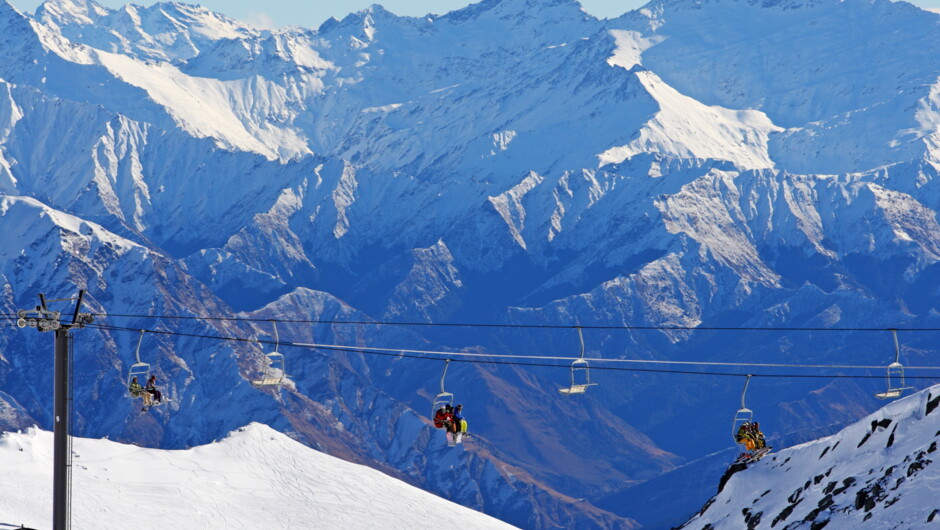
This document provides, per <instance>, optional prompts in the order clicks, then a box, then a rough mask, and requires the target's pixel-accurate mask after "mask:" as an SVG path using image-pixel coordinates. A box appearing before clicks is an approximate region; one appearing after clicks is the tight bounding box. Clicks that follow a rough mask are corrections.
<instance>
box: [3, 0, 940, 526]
mask: <svg viewBox="0 0 940 530" xmlns="http://www.w3.org/2000/svg"><path fill="white" fill-rule="evenodd" d="M846 20H849V21H852V23H851V24H846V23H845V21H846ZM938 21H940V19H938V15H937V14H935V13H930V12H927V11H923V10H920V9H917V8H915V7H913V6H911V5H909V4H906V3H903V2H889V1H887V0H872V1H867V0H866V1H861V0H846V1H838V2H837V1H835V0H832V1H829V0H822V1H815V0H814V1H805V2H801V1H793V2H752V1H743V0H709V1H705V2H698V1H691V0H664V1H658V0H656V1H653V2H651V3H650V4H648V5H647V6H645V7H644V8H642V9H639V10H636V11H633V12H630V13H626V14H624V15H623V16H622V17H619V18H616V19H612V20H597V19H595V18H593V17H591V16H590V15H587V14H586V13H585V12H584V11H583V10H581V9H580V5H579V4H578V3H577V2H576V1H574V0H484V1H482V2H479V3H477V4H473V5H471V6H469V7H467V8H464V9H461V10H458V11H454V12H452V13H448V14H446V15H442V16H436V15H435V16H427V17H421V18H411V17H399V16H396V15H394V14H393V13H390V12H388V11H386V10H385V9H383V8H381V7H380V6H373V7H371V8H369V9H367V10H364V11H361V12H358V13H353V14H350V15H349V16H347V17H345V18H344V19H343V20H333V19H331V20H329V21H326V22H325V23H324V24H323V25H322V26H321V27H319V28H317V29H304V28H286V29H280V30H273V31H266V30H265V31H262V30H257V29H254V28H251V27H248V26H247V25H245V24H241V23H239V22H237V21H233V20H229V19H226V18H225V17H223V16H221V15H218V14H214V13H211V12H209V11H207V10H205V9H203V8H200V7H194V6H188V5H184V4H175V3H162V4H156V5H154V6H151V7H140V6H126V7H124V8H121V9H109V8H105V7H103V6H100V5H98V4H96V3H94V2H93V1H91V0H49V1H47V2H46V3H45V4H43V5H42V6H41V7H40V8H38V9H37V10H36V12H35V13H34V14H26V13H21V12H19V11H17V10H16V9H15V8H13V7H12V6H11V5H10V4H8V3H7V2H6V1H5V0H0V54H2V56H3V57H4V60H3V61H0V193H2V196H0V230H2V231H0V233H2V234H3V236H2V237H3V239H2V241H3V243H4V245H2V249H0V256H2V257H0V279H2V285H3V286H4V287H3V290H2V292H0V305H2V309H0V312H2V313H4V314H12V313H14V312H15V311H16V310H17V309H20V308H31V307H34V306H35V304H36V300H37V295H38V294H39V293H45V294H47V295H49V296H50V297H56V298H64V297H68V296H71V295H73V294H74V292H75V290H76V289H77V288H83V289H86V290H87V295H88V296H87V298H86V300H87V301H88V307H89V308H90V310H92V311H93V312H95V313H97V314H98V315H97V320H96V323H97V326H94V327H89V328H87V329H84V330H80V331H76V332H75V341H76V342H75V346H76V366H75V376H76V399H77V400H78V402H79V403H80V405H79V406H77V407H76V414H77V421H76V424H75V426H76V429H77V432H78V433H79V434H81V435H82V436H88V437H99V438H100V437H105V436H108V437H110V438H111V439H115V440H121V441H133V442H136V443H140V444H145V445H148V446H153V447H162V448H185V447H190V446H193V445H200V444H204V443H207V442H209V441H211V440H214V439H217V438H219V437H221V436H224V435H225V434H226V433H228V432H230V431H232V430H234V429H236V428H238V427H239V426H241V425H244V424H246V423H248V422H250V421H257V422H262V423H265V424H267V425H270V426H272V427H273V428H275V429H277V430H279V431H282V432H289V433H292V435H295V436H296V438H297V439H299V440H301V441H302V442H303V443H305V444H308V445H311V446H313V447H317V448H320V449H322V450H324V451H326V452H328V453H330V454H333V455H336V456H341V457H343V458H346V459H349V460H353V461H356V462H360V463H365V464H368V465H370V466H372V467H375V468H377V469H380V470H383V471H385V472H387V473H390V474H392V475H394V476H396V477H400V478H403V479H405V480H406V481H408V482H410V483H412V484H415V485H419V486H421V487H423V488H426V489H428V490H430V491H433V492H436V493H439V494H441V495H443V496H445V497H447V498H449V499H451V500H454V501H456V502H459V503H461V504H464V505H466V506H469V507H472V508H475V509H478V510H482V511H485V512H486V513H489V514H492V515H495V516H497V517H500V518H502V519H503V520H506V521H509V522H511V523H513V524H517V525H519V526H525V527H547V526H553V525H554V526H563V527H574V526H588V527H592V526H600V527H633V526H635V525H636V524H637V523H636V521H635V518H634V513H638V514H639V513H640V512H644V509H643V508H642V506H641V505H642V504H644V502H643V501H642V500H636V499H647V498H656V499H658V500H657V503H650V502H646V503H645V504H646V505H647V506H661V507H662V508H661V512H662V513H663V514H669V516H671V517H673V518H674V519H673V520H671V521H667V520H665V519H664V518H663V517H654V516H656V515H657V514H652V515H650V514H648V513H645V512H644V515H643V521H641V523H643V524H650V525H654V524H660V523H662V524H663V525H669V524H678V523H680V522H681V520H682V518H683V517H684V515H685V514H687V513H691V512H693V511H694V510H695V509H697V508H698V506H700V505H701V500H703V499H704V498H705V497H707V496H708V495H709V494H710V492H709V491H708V490H707V489H706V486H702V487H701V488H700V489H698V490H696V491H693V492H686V493H684V494H682V495H674V496H663V495H661V493H662V488H659V491H655V488H654V486H653V485H655V484H662V483H663V482H662V481H669V482H672V483H680V482H682V481H683V479H682V478H681V477H682V476H683V473H691V471H689V470H690V469H701V466H703V465H705V464H702V463H701V462H702V460H701V459H702V458H705V457H707V455H711V454H714V453H715V452H717V451H721V450H723V449H727V447H728V445H730V440H729V437H728V435H727V433H726V432H725V430H726V429H725V424H726V423H728V421H729V417H730V415H731V414H733V411H734V410H735V409H736V407H737V404H738V399H739V392H740V385H739V379H740V378H717V377H716V376H705V375H694V374H686V375H681V376H680V375H675V374H662V373H649V372H647V373H624V372H601V371H600V370H597V371H596V372H595V373H594V374H593V375H594V380H595V381H597V382H599V383H600V384H599V385H598V386H597V387H592V388H591V390H590V392H589V393H588V394H587V395H585V396H579V397H577V398H567V397H565V396H561V395H559V394H558V393H557V392H556V389H557V388H558V387H560V386H561V385H563V384H565V382H566V380H567V375H568V374H567V367H566V366H564V363H560V368H559V369H554V368H551V367H539V368H532V367H520V366H493V365H481V364H466V363H453V364H452V365H451V367H450V371H449V372H448V389H449V390H450V391H452V392H454V394H455V395H456V396H457V399H458V400H460V401H462V402H464V404H465V407H466V410H467V412H468V414H469V415H470V418H471V425H472V426H473V427H472V429H473V434H474V436H473V438H472V442H471V443H469V444H468V445H467V446H466V447H465V448H464V450H463V451H461V452H458V453H452V452H449V450H448V449H447V448H446V447H445V446H444V444H443V440H442V439H441V438H440V436H439V433H436V432H435V431H434V430H433V428H432V427H430V425H429V421H428V418H427V412H428V411H427V409H428V408H429V402H430V399H431V398H432V397H433V395H434V394H435V393H436V392H437V389H438V385H439V378H440V374H441V370H442V368H443V366H442V365H443V362H442V359H439V358H434V359H431V360H420V359H409V358H404V357H402V358H396V357H385V356H374V355H363V354H359V353H347V352H337V351H333V350H312V351H311V350H309V349H300V348H291V347H289V346H282V348H283V351H284V352H285V354H286V357H287V359H288V373H289V374H290V376H291V377H290V382H289V383H288V384H286V385H285V387H284V388H281V389H259V388H257V387H254V386H252V385H251V384H250V383H249V381H251V380H253V379H256V378H257V377H258V374H259V371H260V369H261V366H262V363H263V362H264V357H263V354H264V353H266V351H269V349H270V347H271V345H270V341H271V340H272V339H273V331H274V330H273V329H272V328H271V324H270V322H268V320H269V319H281V320H282V321H283V320H287V321H292V322H290V323H287V322H281V323H280V324H279V327H278V332H279V336H280V338H281V340H282V344H283V343H288V342H298V341H300V342H313V343H321V344H340V345H347V346H383V347H388V348H393V349H395V348H399V349H403V350H405V349H410V350H432V349H433V350H454V349H460V348H469V349H470V350H472V351H477V352H484V353H497V354H506V353H516V354H519V353H521V354H554V355H561V356H569V357H570V356H575V355H577V353H578V347H579V345H578V342H577V340H578V339H577V334H576V333H575V331H574V330H573V329H555V328H552V327H535V328H504V329H500V328H490V327H487V328H467V327H430V326H428V327H415V326H388V325H357V326H350V325H342V324H336V323H331V322H330V321H336V320H343V321H357V322H369V321H372V320H384V321H394V322H408V321H417V322H419V323H460V322H463V323H468V322H470V323H474V322H475V323H486V324H517V325H519V324H521V325H539V326H542V325H546V324H548V325H552V326H574V325H582V326H592V325H595V326H599V327H598V328H596V329H590V328H585V329H584V338H585V343H586V349H587V356H588V357H603V358H631V359H644V360H683V361H694V360H708V361H716V362H741V361H744V362H762V361H772V362H775V363H783V364H795V363H803V364H814V365H819V364H853V365H885V364H887V363H888V362H890V361H891V360H892V359H893V353H894V349H893V343H892V341H891V338H890V334H889V333H887V332H886V331H882V332H874V331H865V330H872V329H886V328H900V329H902V330H903V329H906V328H928V329H937V328H938V327H940V326H938V324H937V318H938V317H937V315H938V310H940V306H938V300H940V297H938V294H940V292H938V290H937V287H936V280H937V278H938V277H940V276H938V271H940V268H938V267H940V266H938V260H940V225H938V223H937V219H936V212H937V210H938V209H940V191H938V188H937V185H936V182H937V178H936V177H937V175H938V169H940V166H938V155H937V141H936V140H937V134H938V123H940V121H938V120H937V119H936V114H937V113H936V106H937V105H936V99H937V98H936V97H935V96H936V95H935V92H936V86H937V79H940V63H937V61H936V59H935V57H937V56H938V54H937V52H938V51H940V50H938V49H937V48H938V41H937V33H936V26H937V23H938ZM135 315H136V316H135ZM141 315H144V316H146V317H141ZM249 319H255V320H249ZM610 326H625V327H629V326H633V327H634V328H632V329H626V328H625V329H619V330H617V329H609V327H610ZM637 326H640V327H650V326H654V327H655V326H667V327H670V326H680V327H696V326H698V327H702V328H728V327H734V328H761V327H781V328H787V329H789V331H766V330H765V331H761V330H752V331H740V332H728V331H723V330H721V329H705V330H697V331H688V330H664V331H661V330H655V329H637V328H636V327H637ZM807 327H811V328H844V329H856V330H859V331H854V332H830V333H827V332H819V331H816V332H812V333H810V332H805V331H799V329H800V328H807ZM140 329H148V330H152V331H155V333H149V334H146V335H145V336H144V341H143V342H142V356H143V358H144V359H145V360H147V362H150V363H152V364H153V365H154V367H155V369H156V372H157V374H158V376H159V377H160V379H161V381H163V382H164V385H165V387H166V388H167V391H168V393H169V394H170V395H172V396H174V401H173V402H172V404H171V405H170V406H169V407H167V408H165V409H162V410H160V411H154V412H153V413H151V414H148V415H137V414H133V413H132V412H133V411H134V410H135V409H136V407H135V406H134V404H132V403H131V402H130V401H128V400H126V399H125V398H124V390H123V374H124V373H125V372H126V370H127V368H128V366H129V365H130V364H131V363H133V362H134V360H135V359H134V348H135V345H136V341H137V339H138V336H139V334H138V332H137V331H136V330H140ZM156 331H160V332H167V333H178V334H182V335H167V334H161V333H156ZM208 336H219V337H231V338H239V339H243V341H240V342H235V341H228V342H226V341H216V340H210V339H207V338H205V337H208ZM899 336H900V338H901V343H902V356H903V362H904V363H905V364H907V365H909V366H918V365H930V364H931V363H932V361H931V358H932V352H933V351H934V346H933V345H934V344H935V343H936V338H937V337H936V334H935V333H932V332H916V333H915V332H907V333H905V332H904V331H902V332H900V333H899ZM46 339H47V337H46V336H44V335H37V334H36V333H31V332H29V333H28V332H24V331H15V330H13V329H12V328H11V329H8V330H6V331H5V332H3V333H0V419H2V425H3V426H4V427H6V428H23V427H27V426H29V425H31V424H33V423H39V424H40V425H42V426H45V427H48V426H49V425H51V418H50V407H49V404H48V396H47V392H46V390H45V389H46V388H47V387H48V381H49V377H50V375H49V366H48V362H47V361H48V360H47V359H45V357H43V356H42V354H40V353H37V352H45V351H47V349H48V348H50V346H49V344H48V342H49V341H47V340H46ZM252 340H263V341H267V343H264V344H262V343H254V342H250V341H252ZM595 365H596V364H595ZM597 367H598V368H603V366H597ZM872 373H876V372H866V374H872ZM876 374H877V373H876ZM742 375H743V372H742ZM815 375H820V374H815ZM911 375H912V376H914V377H917V376H923V377H931V376H936V375H937V373H936V372H932V371H921V372H916V371H915V372H914V373H913V374H911ZM912 381H917V383H918V384H922V383H924V381H923V380H916V379H913V380H912ZM881 384H883V383H882V381H880V380H878V381H870V380H848V379H839V380H834V381H833V380H827V379H812V378H800V379H792V378H790V379H788V378H779V379H761V380H760V382H759V384H755V385H754V386H753V388H752V390H751V399H752V400H753V404H752V408H753V409H754V410H755V411H757V412H759V413H760V414H761V417H762V420H761V422H762V424H764V425H765V427H766V428H767V430H768V434H769V435H770V436H771V437H776V439H777V440H780V441H784V440H785V441H787V443H791V442H792V443H798V442H803V441H807V440H810V439H814V438H816V437H818V436H819V435H820V434H821V433H822V434H828V433H831V432H833V431H834V430H836V429H837V428H839V427H841V426H844V425H846V424H848V423H851V422H853V421H855V420H857V419H858V418H859V417H862V416H864V415H865V414H867V413H870V412H871V411H872V410H874V409H875V408H876V407H877V406H878V403H877V402H876V400H875V399H874V398H872V397H871V393H873V392H874V391H875V390H876V389H877V388H878V386H877V385H881ZM677 432H679V433H681V435H677ZM597 455H603V458H598V457H597ZM706 460H707V458H706ZM689 462H697V463H696V464H692V465H691V467H687V466H684V464H688V463H689ZM696 466H699V467H696ZM706 467H708V469H711V470H714V469H717V467H716V466H715V465H714V464H713V463H709V464H708V465H707V466H706ZM670 477H676V478H670ZM657 480H660V481H661V482H657ZM695 483H696V484H706V483H708V481H705V482H701V483H700V482H695ZM656 487H658V486H656ZM666 489H667V490H668V488H666ZM627 492H632V493H630V495H632V496H633V497H632V498H633V499H634V500H632V501H630V502H627V503H619V502H616V501H615V499H620V498H622V496H623V495H625V494H627ZM657 495H659V496H657ZM696 495H698V496H699V497H700V498H697V497H696ZM582 499H583V500H584V501H582ZM595 504H596V505H599V506H603V509H601V508H598V507H596V506H595ZM647 515H650V517H647Z"/></svg>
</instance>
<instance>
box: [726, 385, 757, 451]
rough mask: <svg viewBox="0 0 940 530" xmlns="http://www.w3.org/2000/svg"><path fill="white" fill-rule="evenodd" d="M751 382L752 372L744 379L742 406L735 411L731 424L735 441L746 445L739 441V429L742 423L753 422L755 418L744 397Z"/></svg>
mask: <svg viewBox="0 0 940 530" xmlns="http://www.w3.org/2000/svg"><path fill="white" fill-rule="evenodd" d="M750 382H751V374H748V375H747V379H746V380H745V381H744V390H742V391H741V408H739V409H738V411H737V412H735V413H734V422H733V424H732V426H731V436H732V438H733V439H734V443H736V444H738V445H744V442H740V441H738V430H739V429H740V428H741V426H742V425H745V424H748V423H751V422H752V421H753V420H754V412H752V411H751V409H749V408H747V407H746V406H745V405H744V398H745V396H746V394H747V385H748V384H749V383H750Z"/></svg>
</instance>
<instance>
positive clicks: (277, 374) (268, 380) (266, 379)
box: [252, 320, 287, 386]
mask: <svg viewBox="0 0 940 530" xmlns="http://www.w3.org/2000/svg"><path fill="white" fill-rule="evenodd" d="M271 323H272V324H274V351H273V352H271V353H269V354H267V355H265V356H264V373H263V374H262V375H261V379H256V380H254V381H252V384H255V385H257V386H278V385H280V384H281V383H282V382H283V381H284V377H286V374H287V370H286V366H285V363H284V354H282V353H280V352H278V351H277V348H278V345H279V344H280V339H279V337H278V334H277V322H275V321H273V320H272V321H271Z"/></svg>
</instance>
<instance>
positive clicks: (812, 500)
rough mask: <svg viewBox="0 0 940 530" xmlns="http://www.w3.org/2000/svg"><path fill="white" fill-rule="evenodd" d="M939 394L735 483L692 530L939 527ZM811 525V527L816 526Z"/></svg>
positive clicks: (755, 468)
mask: <svg viewBox="0 0 940 530" xmlns="http://www.w3.org/2000/svg"><path fill="white" fill-rule="evenodd" d="M938 405H940V386H934V387H931V388H929V389H927V390H923V391H921V392H918V393H916V394H914V395H912V396H909V397H907V398H904V399H901V400H899V401H896V402H893V403H890V404H889V405H887V406H885V407H884V408H883V409H881V410H879V411H877V412H875V413H874V414H872V415H870V416H868V417H867V418H864V419H862V420H860V421H858V422H857V423H855V424H853V425H850V426H849V427H846V428H845V429H843V430H842V431H841V432H839V433H838V434H836V435H833V436H830V437H827V438H823V439H820V440H816V441H813V442H809V443H806V444H802V445H799V446H796V447H792V448H789V449H786V450H784V451H780V452H779V453H776V454H773V455H772V456H768V457H765V458H764V459H763V460H761V461H760V462H757V463H756V464H752V465H751V466H749V467H748V468H747V469H744V470H743V471H738V472H737V473H735V474H733V475H731V477H730V479H729V480H728V482H727V484H726V485H725V486H724V488H723V489H722V490H721V491H720V493H719V494H718V495H717V496H716V497H715V498H714V499H712V500H711V501H709V503H708V504H707V505H706V506H705V508H703V512H702V513H701V514H700V515H698V516H696V517H695V518H694V519H692V520H691V521H689V523H688V524H687V526H686V528H710V529H714V530H718V529H722V528H728V529H732V528H745V527H746V528H748V529H760V528H772V527H777V526H778V525H780V526H779V528H784V527H785V528H797V527H798V528H810V527H812V528H814V529H816V528H822V527H823V526H828V527H830V528H850V527H854V526H856V525H859V524H861V523H866V527H868V528H917V527H921V526H925V525H927V523H930V522H933V523H934V524H940V466H934V465H931V464H932V463H933V462H934V461H936V459H937V449H938V442H940V408H938ZM810 525H812V526H810Z"/></svg>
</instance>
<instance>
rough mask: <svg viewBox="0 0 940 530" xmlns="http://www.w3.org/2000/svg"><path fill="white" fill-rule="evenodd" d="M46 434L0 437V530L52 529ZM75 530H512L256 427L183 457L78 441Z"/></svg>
mask: <svg viewBox="0 0 940 530" xmlns="http://www.w3.org/2000/svg"><path fill="white" fill-rule="evenodd" d="M52 440H53V437H52V433H51V432H47V431H42V430H38V429H35V428H33V429H29V430H28V431H27V432H23V433H6V434H4V435H3V436H2V437H0V528H7V527H17V528H18V527H19V526H20V525H25V526H27V527H30V528H37V529H43V528H49V527H50V526H51V521H52ZM72 464H73V468H72V527H73V528H122V527H128V526H130V527H137V528H154V527H156V526H157V525H158V526H159V527H160V528H173V529H175V530H183V529H188V528H319V529H328V528H409V529H417V528H435V529H439V528H442V527H443V528H447V527H450V528H456V527H460V528H514V527H512V526H510V525H508V524H506V523H503V522H501V521H499V520H496V519H493V518H491V517H489V516H487V515H484V514H482V513H479V512H476V511H473V510H470V509H468V508H464V507H463V506H459V505H456V504H453V503H451V502H449V501H447V500H444V499H442V498H440V497H437V496H435V495H432V494H430V493H427V492H425V491H423V490H420V489H418V488H414V487H412V486H409V485H407V484H405V483H404V482H401V481H399V480H396V479H394V478H391V477H389V476H387V475H385V474H383V473H381V472H378V471H375V470H373V469H371V468H367V467H365V466H361V465H358V464H352V463H349V462H346V461H343V460H339V459H337V458H334V457H331V456H328V455H326V454H324V453H321V452H319V451H316V450H313V449H310V448H308V447H305V446H304V445H302V444H300V443H298V442H296V441H294V440H292V439H290V438H289V437H288V436H286V435H284V434H282V433H279V432H277V431H275V430H273V429H271V428H270V427H268V426H266V425H262V424H258V423H252V424H250V425H248V426H246V427H243V428H241V429H239V430H238V431H235V432H233V433H231V434H230V435H229V436H228V437H227V438H225V439H223V440H220V441H217V442H215V443H212V444H209V445H204V446H199V447H194V448H192V449H187V450H183V451H166V450H159V449H145V448H141V447H136V446H133V445H124V444H119V443H116V442H111V441H109V440H93V439H85V438H76V439H75V440H74V445H73V462H72Z"/></svg>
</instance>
